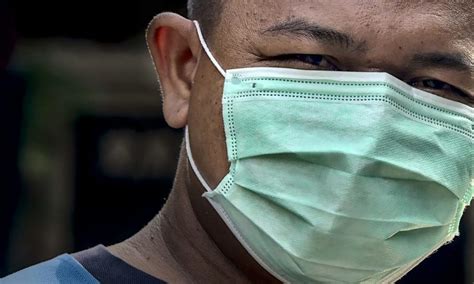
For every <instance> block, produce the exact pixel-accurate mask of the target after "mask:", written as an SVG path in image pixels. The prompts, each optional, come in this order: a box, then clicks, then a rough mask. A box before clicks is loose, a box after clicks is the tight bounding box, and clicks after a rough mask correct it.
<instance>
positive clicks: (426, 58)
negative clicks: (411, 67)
mask: <svg viewBox="0 0 474 284" xmlns="http://www.w3.org/2000/svg"><path fill="white" fill-rule="evenodd" d="M412 62H413V63H415V65H420V66H423V67H432V68H445V69H453V70H457V71H471V72H474V64H473V62H472V61H471V60H470V59H469V57H468V56H467V55H465V54H462V53H436V52H435V53H420V54H415V55H414V56H413V58H412Z"/></svg>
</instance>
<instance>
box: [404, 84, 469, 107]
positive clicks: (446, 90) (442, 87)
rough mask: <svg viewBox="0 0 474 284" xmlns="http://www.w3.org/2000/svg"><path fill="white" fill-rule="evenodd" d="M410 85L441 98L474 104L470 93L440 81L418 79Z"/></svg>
mask: <svg viewBox="0 0 474 284" xmlns="http://www.w3.org/2000/svg"><path fill="white" fill-rule="evenodd" d="M409 84H410V85H411V86H413V87H415V88H417V89H420V90H423V91H427V92H429V93H432V94H435V95H438V96H440V97H444V98H447V99H451V100H455V101H460V102H464V103H467V104H469V105H471V104H474V98H473V97H472V96H470V95H469V94H468V93H466V92H464V91H462V90H460V89H459V88H456V87H455V86H453V85H450V84H448V83H445V82H443V81H440V80H436V79H417V80H413V81H411V82H409Z"/></svg>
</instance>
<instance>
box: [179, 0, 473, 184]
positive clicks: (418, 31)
mask: <svg viewBox="0 0 474 284" xmlns="http://www.w3.org/2000/svg"><path fill="white" fill-rule="evenodd" d="M417 2H418V3H417ZM440 2H441V1H436V3H437V4H433V3H434V1H429V2H428V1H423V2H422V1H388V0H387V1H365V0H360V1H357V0H353V1H347V0H332V1H317V0H311V1H305V0H300V1H288V0H272V1H265V0H262V1H260V0H259V1H251V0H249V1H225V9H224V13H223V14H222V15H220V17H221V21H220V24H219V25H218V26H216V29H215V30H214V33H213V35H212V40H208V43H209V45H210V48H211V51H212V52H213V54H214V55H215V57H216V58H217V60H218V61H219V63H220V64H221V65H222V66H223V67H224V69H232V68H242V67H256V66H272V67H286V68H296V69H311V70H343V71H379V72H381V71H383V72H388V73H390V74H392V75H394V76H396V77H398V78H399V79H401V80H403V81H405V82H407V83H409V84H411V85H413V86H415V87H417V88H420V89H422V90H425V91H428V92H431V93H433V94H435V95H438V96H443V97H446V98H448V99H451V100H455V101H459V102H462V103H464V104H467V105H471V106H473V105H474V98H473V97H474V79H473V73H474V70H473V68H474V67H473V62H474V38H473V30H474V22H473V20H472V19H471V18H470V17H469V15H472V13H469V12H467V11H464V12H457V9H456V5H457V6H458V7H461V6H462V5H463V4H460V1H458V2H457V4H455V5H451V7H450V5H448V4H449V3H448V1H445V3H440ZM464 5H465V6H466V7H469V5H470V4H469V3H468V2H467V1H466V3H465V4H464ZM222 86H223V78H222V77H221V75H220V74H219V73H218V72H217V71H216V70H215V69H214V67H213V66H212V65H211V63H210V62H209V60H207V59H206V58H205V55H204V54H203V57H201V64H200V66H199V69H198V71H197V74H196V77H195V81H194V85H193V89H192V92H193V94H192V96H191V103H190V110H189V116H188V125H189V126H190V136H191V141H192V148H193V153H194V156H195V159H196V162H197V164H198V167H199V169H200V170H201V171H202V173H203V176H204V178H205V179H206V181H207V182H208V183H209V185H210V186H211V187H216V186H217V185H218V183H219V182H220V180H221V179H222V178H223V177H224V176H225V175H226V174H227V171H228V162H227V154H226V145H225V135H224V128H223V122H222V109H221V97H222Z"/></svg>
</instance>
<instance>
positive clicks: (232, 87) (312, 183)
mask: <svg viewBox="0 0 474 284" xmlns="http://www.w3.org/2000/svg"><path fill="white" fill-rule="evenodd" d="M190 8H191V9H190V17H191V18H192V19H196V20H197V22H199V24H200V25H199V24H196V23H193V22H192V21H191V20H188V19H185V18H182V17H180V16H178V15H176V14H170V13H164V14H160V15H158V16H157V17H156V18H155V19H154V20H153V22H152V24H151V25H150V27H149V30H148V44H149V47H150V51H151V54H152V56H153V60H154V63H155V66H156V70H157V72H158V75H159V79H160V83H161V88H162V90H163V111H164V116H165V118H166V121H167V122H168V124H169V125H170V126H171V127H174V128H185V127H187V128H186V137H185V145H186V146H183V149H182V151H181V155H180V163H179V166H178V169H177V173H176V179H175V184H174V188H173V191H172V193H171V195H170V198H169V200H168V202H167V204H166V205H165V207H164V208H163V209H162V210H161V212H160V213H159V215H158V216H157V217H156V218H155V219H154V220H152V221H151V222H150V224H149V225H148V226H146V227H145V228H144V229H143V230H142V231H141V232H139V233H137V234H136V235H135V236H133V237H132V238H130V239H129V240H126V241H125V242H123V243H120V244H117V245H114V246H111V247H108V248H105V247H96V248H93V249H91V250H89V251H85V252H81V253H78V254H73V255H72V256H70V255H63V256H61V257H58V258H56V259H53V260H51V261H49V262H46V263H43V264H40V265H38V266H36V267H32V268H29V269H26V270H24V271H22V272H19V273H17V274H13V275H12V276H10V277H7V278H6V279H5V280H6V283H14V282H21V281H23V283H26V282H29V281H31V282H35V281H36V282H42V281H43V282H48V283H59V282H60V281H61V280H65V279H66V280H69V281H68V283H96V282H97V281H100V282H104V283H109V282H110V283H112V282H114V283H121V282H127V281H129V282H144V283H146V282H150V283H152V282H156V283H159V282H160V281H163V282H170V283H192V282H197V283H225V282H233V283H245V282H255V283H279V282H293V283H321V282H336V283H341V282H367V283H379V282H394V281H397V280H398V279H400V278H401V277H402V276H403V275H405V274H406V273H407V272H408V271H410V270H411V269H412V268H413V267H415V266H416V265H417V264H419V263H420V262H421V261H423V260H424V259H425V258H426V257H427V256H429V255H430V254H431V253H432V252H434V251H435V250H436V249H437V248H439V247H440V246H442V245H443V244H445V243H446V242H449V241H451V240H452V239H453V237H454V235H455V234H456V233H457V231H458V225H459V220H460V218H461V215H462V212H463V210H464V208H465V206H467V205H468V203H469V202H470V200H471V198H472V189H471V185H470V183H471V182H472V178H473V177H472V159H471V157H472V156H471V155H472V153H473V152H472V149H473V148H472V146H473V144H472V139H473V137H474V136H473V130H472V119H473V115H472V114H473V112H472V106H473V103H474V80H473V76H472V74H473V71H474V65H473V60H474V53H473V51H474V49H473V47H474V46H473V44H474V41H473V27H474V22H473V20H472V18H473V17H472V16H473V10H472V3H470V2H469V1H464V2H462V1H438V2H433V1H431V2H425V1H423V2H422V1H355V0H354V1H342V0H341V1H316V0H310V1H285V0H278V1H251V0H249V1H219V0H207V1H204V0H194V1H192V3H190ZM199 27H201V28H202V32H203V33H202V34H201V30H200V28H199ZM253 67H268V68H253ZM235 68H241V69H237V70H233V69H235ZM308 70H309V71H308ZM314 70H319V71H314ZM341 71H350V72H341ZM385 72H386V73H385ZM388 73H389V74H391V75H388ZM223 76H225V79H224V78H223ZM395 77H396V78H398V79H396V78H395ZM466 151H467V152H466Z"/></svg>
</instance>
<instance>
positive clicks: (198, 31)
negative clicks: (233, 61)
mask: <svg viewBox="0 0 474 284" xmlns="http://www.w3.org/2000/svg"><path fill="white" fill-rule="evenodd" d="M193 23H194V25H195V26H196V31H197V33H198V37H199V41H200V42H201V46H202V48H203V49H204V51H205V52H206V54H207V56H208V57H209V59H210V60H211V62H212V64H213V65H214V66H215V67H216V69H217V71H219V73H221V75H222V76H223V77H224V78H225V74H226V72H225V70H224V68H222V66H221V65H220V64H219V62H217V60H216V58H215V57H214V55H212V53H211V50H210V49H209V46H207V43H206V40H205V39H204V36H203V35H202V31H201V27H200V26H199V23H198V21H193Z"/></svg>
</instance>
